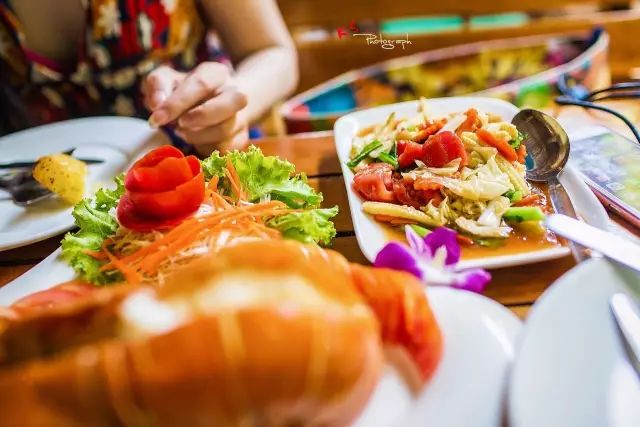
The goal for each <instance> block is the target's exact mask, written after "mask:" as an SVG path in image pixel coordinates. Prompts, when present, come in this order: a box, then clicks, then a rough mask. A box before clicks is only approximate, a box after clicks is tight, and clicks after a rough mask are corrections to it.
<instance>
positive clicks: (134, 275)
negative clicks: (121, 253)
mask: <svg viewBox="0 0 640 427" xmlns="http://www.w3.org/2000/svg"><path fill="white" fill-rule="evenodd" d="M102 252H104V253H105V254H106V255H107V257H108V258H109V261H110V262H111V264H113V265H114V267H116V268H117V269H118V270H120V272H122V274H123V275H124V278H125V280H126V281H127V282H129V283H131V284H137V283H140V275H139V274H138V272H137V271H135V270H134V269H132V268H130V267H128V266H127V265H126V264H124V263H123V262H121V261H120V260H119V259H118V258H117V257H116V256H115V255H113V254H112V253H111V252H109V249H107V245H106V244H104V243H103V244H102Z"/></svg>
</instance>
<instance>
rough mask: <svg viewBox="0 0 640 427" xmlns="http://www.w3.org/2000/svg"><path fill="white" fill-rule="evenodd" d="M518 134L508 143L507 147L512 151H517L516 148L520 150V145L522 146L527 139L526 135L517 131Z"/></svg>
mask: <svg viewBox="0 0 640 427" xmlns="http://www.w3.org/2000/svg"><path fill="white" fill-rule="evenodd" d="M517 132H518V133H517V134H516V137H515V138H513V139H512V140H511V141H509V145H510V146H511V147H512V148H513V149H514V150H517V149H518V148H520V145H522V142H523V141H524V140H525V139H527V135H525V134H524V133H522V132H520V131H517Z"/></svg>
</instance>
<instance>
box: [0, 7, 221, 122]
mask: <svg viewBox="0 0 640 427" xmlns="http://www.w3.org/2000/svg"><path fill="white" fill-rule="evenodd" d="M83 7H84V8H85V11H86V21H85V35H86V37H85V38H84V40H83V42H82V43H81V46H80V49H79V52H78V56H77V62H76V65H75V67H73V69H64V68H63V67H61V66H59V64H56V63H55V62H54V61H51V60H50V59H48V58H44V57H42V56H40V55H38V54H37V53H35V52H32V51H30V50H28V49H27V48H26V47H25V45H24V37H23V35H22V32H21V28H20V22H18V20H17V18H16V16H15V15H14V14H13V12H12V10H11V7H10V6H9V4H8V0H0V134H3V133H8V132H11V131H15V130H18V129H21V128H25V127H30V126H35V125H38V124H44V123H50V122H53V121H59V120H64V119H68V118H75V117H84V116H94V115H114V114H115V115H121V116H137V117H146V116H147V115H148V112H147V111H146V109H145V108H144V105H143V102H142V96H141V94H140V89H139V87H140V81H141V79H142V78H143V77H144V76H145V75H146V74H147V73H148V72H149V71H151V70H153V69H154V68H155V67H157V66H158V65H160V64H169V65H171V66H173V67H174V68H176V69H179V70H183V71H184V70H189V69H191V68H193V67H194V66H195V65H196V64H197V63H198V62H200V61H203V60H216V61H221V62H225V63H229V62H228V59H227V58H226V57H225V56H224V55H223V54H222V52H221V51H220V50H219V49H217V48H216V47H215V46H214V44H213V43H212V37H210V35H209V34H208V33H207V31H206V28H205V26H204V24H203V22H202V20H201V19H200V15H199V13H198V5H197V0H84V1H83Z"/></svg>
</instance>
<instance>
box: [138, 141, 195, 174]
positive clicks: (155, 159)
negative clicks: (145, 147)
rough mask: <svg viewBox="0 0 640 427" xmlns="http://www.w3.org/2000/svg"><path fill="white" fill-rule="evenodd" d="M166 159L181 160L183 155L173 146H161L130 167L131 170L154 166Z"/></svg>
mask: <svg viewBox="0 0 640 427" xmlns="http://www.w3.org/2000/svg"><path fill="white" fill-rule="evenodd" d="M167 157H177V158H182V157H184V154H182V151H180V150H178V149H177V148H176V147H174V146H173V145H163V146H161V147H158V148H156V149H154V150H151V151H149V152H148V153H147V154H145V156H144V157H143V158H141V159H140V160H138V161H137V162H135V163H134V164H133V166H132V167H131V168H132V169H134V168H138V167H143V166H155V165H157V164H158V163H160V162H161V161H162V160H164V159H166V158H167Z"/></svg>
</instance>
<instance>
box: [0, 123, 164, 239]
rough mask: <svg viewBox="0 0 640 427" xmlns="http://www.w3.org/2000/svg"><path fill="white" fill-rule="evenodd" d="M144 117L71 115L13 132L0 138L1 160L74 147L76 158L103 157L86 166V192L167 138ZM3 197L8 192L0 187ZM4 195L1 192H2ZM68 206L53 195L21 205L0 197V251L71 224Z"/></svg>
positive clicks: (35, 155) (60, 230)
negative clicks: (96, 162) (87, 167)
mask: <svg viewBox="0 0 640 427" xmlns="http://www.w3.org/2000/svg"><path fill="white" fill-rule="evenodd" d="M168 142H169V140H168V138H166V137H165V136H164V135H163V134H162V133H160V132H156V131H153V130H152V129H150V128H149V125H148V124H147V122H145V121H144V120H140V119H131V118H122V117H96V118H86V119H77V120H69V121H65V122H59V123H54V124H50V125H45V126H39V127H35V128H32V129H27V130H24V131H21V132H16V133H13V134H10V135H7V136H4V137H2V138H0V153H2V162H7V163H8V162H12V161H20V160H35V159H37V158H39V157H41V156H44V155H46V154H51V153H59V152H62V151H66V150H68V149H70V148H73V147H76V148H77V150H76V151H75V152H74V156H76V157H84V158H98V159H103V160H104V163H101V164H96V165H89V174H88V176H87V185H86V190H85V192H86V194H87V195H91V194H93V193H94V191H95V190H96V189H97V188H99V187H103V186H105V185H110V184H111V180H112V178H113V177H114V176H115V175H117V174H118V173H120V172H122V171H123V170H125V169H126V167H128V166H129V164H130V163H131V162H132V161H133V160H135V159H136V158H137V157H138V156H140V155H141V154H143V153H145V152H146V151H148V150H150V149H151V148H153V147H155V146H158V145H161V144H166V143H168ZM0 193H2V195H3V196H4V195H5V194H6V193H5V192H3V191H2V190H0ZM2 198H4V197H2ZM71 210H72V207H70V206H69V205H68V204H65V203H63V202H61V201H60V200H58V199H56V198H52V199H48V200H45V201H42V202H40V203H36V204H34V205H32V206H29V207H26V208H24V207H20V206H17V205H15V204H13V203H12V202H11V201H10V200H0V212H2V215H0V251H2V250H6V249H11V248H16V247H19V246H24V245H27V244H30V243H34V242H38V241H40V240H44V239H46V238H48V237H51V236H55V235H56V234H60V233H62V232H64V231H66V230H69V229H70V228H71V227H73V217H72V216H71Z"/></svg>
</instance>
